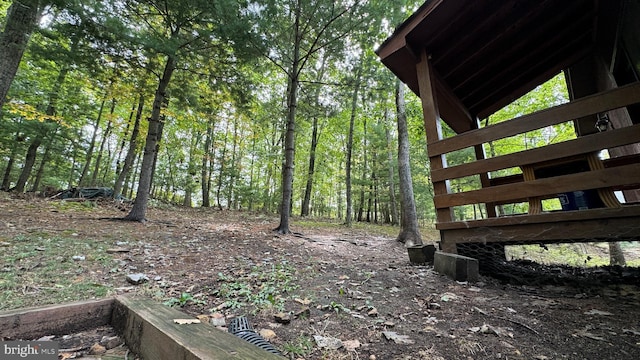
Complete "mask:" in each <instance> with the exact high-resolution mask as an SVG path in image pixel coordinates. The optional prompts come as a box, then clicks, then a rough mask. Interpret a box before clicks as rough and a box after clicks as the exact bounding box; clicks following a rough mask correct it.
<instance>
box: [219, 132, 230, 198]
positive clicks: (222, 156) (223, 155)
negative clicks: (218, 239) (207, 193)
mask: <svg viewBox="0 0 640 360" xmlns="http://www.w3.org/2000/svg"><path fill="white" fill-rule="evenodd" d="M228 141H229V122H228V121H227V123H226V126H225V130H224V143H223V144H222V153H221V154H220V172H219V173H218V184H217V189H216V203H217V206H218V210H222V184H223V183H224V176H225V173H224V171H225V167H226V166H225V165H226V164H227V159H226V157H227V142H228Z"/></svg>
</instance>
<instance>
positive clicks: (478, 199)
mask: <svg viewBox="0 0 640 360" xmlns="http://www.w3.org/2000/svg"><path fill="white" fill-rule="evenodd" d="M638 174H640V164H632V165H626V166H620V167H615V168H609V169H602V170H595V171H585V172H581V173H577V174H570V175H563V176H555V177H551V178H545V179H539V180H535V181H528V182H523V183H518V184H508V185H501V186H492V187H489V188H485V189H481V190H473V191H466V192H461V193H456V194H447V195H436V196H435V197H434V202H435V204H436V208H449V207H451V206H460V205H469V204H479V203H485V202H491V201H508V200H511V199H515V198H522V197H528V198H529V197H534V196H545V195H549V194H555V193H562V192H569V191H578V190H589V189H599V188H605V187H614V186H622V185H628V184H636V183H639V182H640V177H639V176H638Z"/></svg>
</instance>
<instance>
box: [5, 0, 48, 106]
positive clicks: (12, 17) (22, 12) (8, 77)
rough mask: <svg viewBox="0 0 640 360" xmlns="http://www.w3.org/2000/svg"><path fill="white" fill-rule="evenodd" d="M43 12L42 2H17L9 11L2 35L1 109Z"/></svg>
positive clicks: (14, 2) (31, 0) (32, 0)
mask: <svg viewBox="0 0 640 360" xmlns="http://www.w3.org/2000/svg"><path fill="white" fill-rule="evenodd" d="M41 11H42V1H41V0H15V1H13V3H12V4H11V6H10V7H9V10H8V11H7V18H6V22H5V26H4V30H3V31H2V33H1V34H0V109H1V108H2V106H3V105H4V102H5V99H6V97H7V93H8V92H9V88H10V87H11V83H12V82H13V78H14V77H15V76H16V72H17V71H18V66H19V65H20V60H22V54H24V51H25V49H26V48H27V43H28V42H29V37H31V33H32V32H33V30H34V29H35V27H36V25H37V23H38V18H39V17H40V12H41Z"/></svg>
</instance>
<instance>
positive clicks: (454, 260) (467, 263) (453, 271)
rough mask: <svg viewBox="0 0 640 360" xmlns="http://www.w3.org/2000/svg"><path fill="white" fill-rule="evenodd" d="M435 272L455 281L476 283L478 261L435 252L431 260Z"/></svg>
mask: <svg viewBox="0 0 640 360" xmlns="http://www.w3.org/2000/svg"><path fill="white" fill-rule="evenodd" d="M433 265H434V268H435V270H436V271H437V272H438V273H440V274H443V275H447V276H448V277H450V278H452V279H453V280H456V281H468V282H476V281H478V272H479V264H478V260H476V259H474V258H470V257H466V256H462V255H457V254H451V253H446V252H442V251H436V253H435V255H434V259H433Z"/></svg>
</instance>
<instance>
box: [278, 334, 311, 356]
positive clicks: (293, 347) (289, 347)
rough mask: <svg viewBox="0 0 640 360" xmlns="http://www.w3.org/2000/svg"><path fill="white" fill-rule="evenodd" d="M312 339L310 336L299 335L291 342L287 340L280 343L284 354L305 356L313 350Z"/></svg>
mask: <svg viewBox="0 0 640 360" xmlns="http://www.w3.org/2000/svg"><path fill="white" fill-rule="evenodd" d="M313 346H314V341H313V339H312V338H311V337H309V336H305V335H301V336H299V337H298V338H297V339H295V340H294V341H291V342H287V343H285V344H283V345H282V348H283V349H284V351H285V353H286V354H291V355H293V356H297V357H300V356H306V355H307V354H310V353H311V352H312V351H313Z"/></svg>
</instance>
